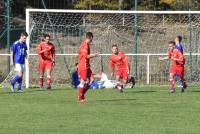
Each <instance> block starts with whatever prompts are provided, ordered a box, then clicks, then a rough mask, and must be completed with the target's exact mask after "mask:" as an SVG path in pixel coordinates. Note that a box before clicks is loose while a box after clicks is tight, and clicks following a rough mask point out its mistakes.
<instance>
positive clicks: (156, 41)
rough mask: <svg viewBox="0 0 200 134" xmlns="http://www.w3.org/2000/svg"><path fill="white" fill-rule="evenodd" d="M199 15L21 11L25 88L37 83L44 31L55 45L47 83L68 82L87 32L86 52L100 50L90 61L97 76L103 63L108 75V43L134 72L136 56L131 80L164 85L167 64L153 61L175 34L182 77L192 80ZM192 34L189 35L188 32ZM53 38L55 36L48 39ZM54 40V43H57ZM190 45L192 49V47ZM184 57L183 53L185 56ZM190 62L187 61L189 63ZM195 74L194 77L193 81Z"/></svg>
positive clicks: (104, 11) (109, 47) (197, 59)
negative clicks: (179, 43) (182, 60)
mask: <svg viewBox="0 0 200 134" xmlns="http://www.w3.org/2000/svg"><path fill="white" fill-rule="evenodd" d="M136 15H137V19H138V20H137V30H138V32H137V33H138V35H137V36H138V39H137V40H138V52H137V53H134V42H135V40H134V31H133V30H134V28H133V27H134V20H135V16H136ZM199 21H200V11H114V10H57V9H26V31H27V33H28V34H29V35H30V36H29V37H28V38H27V45H28V50H29V51H28V53H29V60H28V62H27V64H26V67H27V72H26V87H27V88H28V87H30V86H35V85H37V81H38V78H37V77H38V76H37V75H38V71H37V70H38V69H37V64H38V63H37V55H36V54H35V53H36V47H37V44H38V43H39V42H40V40H41V37H42V35H43V34H44V33H49V34H51V36H52V41H53V42H54V43H55V45H56V54H57V56H56V66H55V69H54V70H53V72H52V74H53V78H54V80H53V84H55V86H66V83H70V80H69V79H70V75H71V74H70V73H69V71H67V68H66V66H67V67H68V69H70V71H72V70H73V68H74V64H75V63H76V62H77V50H78V47H79V45H80V43H81V41H82V39H83V38H84V34H85V33H86V32H87V31H91V32H93V34H94V40H93V43H92V45H91V51H93V52H95V51H98V50H102V56H101V57H100V58H96V59H92V60H91V66H92V69H93V70H94V72H95V73H99V72H100V71H101V70H102V69H101V68H102V67H101V65H99V64H103V67H104V71H105V72H106V73H107V74H109V70H108V60H109V59H108V58H109V54H110V53H111V51H110V49H111V46H112V45H113V44H118V46H119V49H120V50H121V51H124V52H125V53H127V54H128V58H129V62H130V64H131V73H132V74H134V73H135V72H134V71H135V70H134V65H135V63H134V56H137V58H138V62H137V66H138V69H137V72H136V73H137V74H138V77H137V81H138V82H139V83H140V84H164V83H166V82H167V77H168V76H167V75H168V67H169V63H168V62H166V63H167V64H165V63H162V62H159V61H158V57H159V56H160V55H165V54H166V52H167V43H168V41H170V40H174V39H175V37H176V36H177V35H181V36H182V37H183V41H182V44H183V46H184V50H185V54H186V59H187V63H186V79H187V80H190V79H192V81H197V77H198V73H197V72H200V71H199V70H198V69H197V68H196V67H197V66H198V64H199V63H200V62H199V50H200V44H199V43H198V41H199V37H197V36H199V31H200V22H199ZM191 33H192V34H191ZM54 35H55V36H54ZM57 41H59V43H57ZM194 44H195V46H194ZM188 54H189V55H188ZM194 58H195V60H192V59H194ZM194 76H195V77H194Z"/></svg>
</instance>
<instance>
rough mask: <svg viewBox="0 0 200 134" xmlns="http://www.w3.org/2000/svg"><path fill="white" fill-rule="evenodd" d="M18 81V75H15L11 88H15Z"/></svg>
mask: <svg viewBox="0 0 200 134" xmlns="http://www.w3.org/2000/svg"><path fill="white" fill-rule="evenodd" d="M19 79H20V77H19V76H18V75H16V76H15V77H14V78H13V79H12V81H11V84H12V85H13V86H15V83H16V82H17V81H19Z"/></svg>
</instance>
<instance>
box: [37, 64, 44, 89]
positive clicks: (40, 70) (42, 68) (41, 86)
mask: <svg viewBox="0 0 200 134" xmlns="http://www.w3.org/2000/svg"><path fill="white" fill-rule="evenodd" d="M38 67H39V75H40V76H39V87H40V89H42V88H43V77H44V69H45V63H44V62H39V66H38Z"/></svg>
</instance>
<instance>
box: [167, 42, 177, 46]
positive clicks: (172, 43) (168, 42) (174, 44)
mask: <svg viewBox="0 0 200 134" xmlns="http://www.w3.org/2000/svg"><path fill="white" fill-rule="evenodd" d="M168 44H173V46H175V45H176V43H175V41H169V42H168Z"/></svg>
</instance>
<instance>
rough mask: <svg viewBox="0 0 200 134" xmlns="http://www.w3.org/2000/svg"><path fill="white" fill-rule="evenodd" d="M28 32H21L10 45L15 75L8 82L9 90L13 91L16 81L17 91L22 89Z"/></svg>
mask: <svg viewBox="0 0 200 134" xmlns="http://www.w3.org/2000/svg"><path fill="white" fill-rule="evenodd" d="M27 36H28V34H27V33H26V32H22V33H21V34H20V38H19V40H17V41H15V42H14V43H13V44H12V46H11V49H10V50H11V53H10V61H11V65H14V67H15V71H16V72H17V74H16V76H15V77H14V78H13V79H12V80H11V82H10V85H11V86H10V90H11V92H14V87H15V84H16V82H18V92H21V91H22V79H23V74H24V71H25V65H24V64H25V58H27V46H26V38H27Z"/></svg>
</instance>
